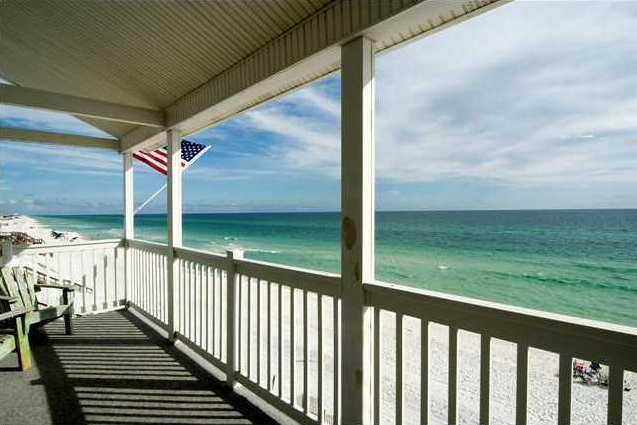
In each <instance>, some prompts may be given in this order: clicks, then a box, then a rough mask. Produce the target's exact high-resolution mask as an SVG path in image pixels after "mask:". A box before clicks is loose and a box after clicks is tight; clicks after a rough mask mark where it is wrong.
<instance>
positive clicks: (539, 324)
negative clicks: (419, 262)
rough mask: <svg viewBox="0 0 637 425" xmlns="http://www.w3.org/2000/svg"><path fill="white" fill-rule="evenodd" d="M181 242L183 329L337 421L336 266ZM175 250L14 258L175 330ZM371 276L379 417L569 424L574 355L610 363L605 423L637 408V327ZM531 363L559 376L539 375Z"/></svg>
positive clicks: (38, 249) (182, 333)
mask: <svg viewBox="0 0 637 425" xmlns="http://www.w3.org/2000/svg"><path fill="white" fill-rule="evenodd" d="M124 245H127V248H126V249H127V255H128V258H129V260H130V264H129V266H130V270H129V273H130V276H129V280H128V284H129V288H128V293H126V292H125V291H126V285H125V282H124V270H125V267H124V263H125V262H124V248H123V246H124ZM173 254H174V255H173V256H174V258H175V261H176V263H177V267H176V269H177V270H178V273H176V274H175V282H174V292H173V297H172V301H173V303H174V326H175V337H176V339H178V340H179V341H181V342H182V343H184V344H185V345H186V346H187V347H189V348H190V349H192V350H193V351H194V352H195V353H197V354H198V355H200V356H201V357H203V358H204V359H206V360H207V361H209V362H210V363H211V364H213V365H214V366H216V367H217V368H218V369H220V370H221V371H223V372H224V373H226V379H227V380H228V382H230V383H232V382H237V383H239V384H240V385H242V386H243V387H245V388H246V389H248V390H249V391H251V392H252V393H253V394H255V395H256V396H258V397H260V398H261V399H262V400H264V401H265V402H267V403H268V404H270V405H272V406H274V407H275V408H277V409H279V410H280V411H282V412H283V413H285V414H287V415H288V416H290V417H291V418H293V419H295V420H297V421H298V422H301V423H314V424H324V423H327V424H336V423H339V407H340V403H342V402H343V401H341V400H344V402H347V398H346V396H345V395H343V396H344V397H341V396H340V370H339V368H340V366H339V365H340V364H341V359H340V357H341V356H342V355H343V354H342V353H343V352H342V351H341V347H342V341H341V339H340V338H341V337H340V320H341V319H340V311H341V308H342V306H341V305H340V304H341V301H340V291H341V288H340V278H339V276H337V275H333V274H327V273H320V272H314V271H308V270H302V269H297V268H292V267H285V266H280V265H274V264H269V263H263V262H258V261H251V260H246V259H243V258H242V257H241V256H240V255H238V253H236V252H235V253H228V254H227V255H226V256H223V255H217V254H212V253H208V252H203V251H198V250H193V249H186V248H176V249H175V250H174V253H173ZM3 260H6V258H5V259H3ZM167 262H168V248H167V246H166V245H161V244H156V243H150V242H143V241H139V240H128V241H127V243H126V244H122V243H120V241H119V240H108V241H95V242H88V243H77V244H68V245H48V246H32V247H27V248H19V247H14V248H13V257H12V262H11V264H12V265H17V266H25V267H29V268H31V269H33V270H35V271H36V272H37V273H38V275H39V279H40V280H41V281H48V282H50V283H57V282H61V283H63V284H69V283H73V284H76V285H79V286H80V290H78V295H77V296H76V306H78V307H79V309H78V310H76V311H78V312H94V311H102V310H104V309H108V308H113V307H120V306H123V305H124V304H125V301H127V302H128V303H129V305H131V306H133V307H134V308H135V309H136V310H138V311H139V312H140V313H141V314H143V315H144V316H145V317H146V318H148V319H150V320H151V321H153V322H154V323H155V324H157V325H158V326H160V327H161V328H163V329H164V330H168V329H169V317H168V311H169V309H168V304H169V302H170V299H171V297H170V296H169V294H168V282H167V267H168V263H167ZM363 289H364V296H365V306H366V309H367V310H366V313H365V317H366V320H367V321H366V322H365V329H366V332H368V333H367V335H369V338H367V341H369V345H368V348H369V352H368V353H366V356H367V357H368V358H369V362H366V363H365V364H369V365H371V366H370V369H372V370H366V371H364V375H365V376H371V381H370V382H369V387H370V388H369V389H370V391H369V392H368V393H367V394H369V397H370V398H369V403H367V405H368V406H369V409H370V412H369V414H368V417H370V418H371V421H372V423H374V424H379V423H383V424H385V423H387V424H391V423H395V424H403V423H404V424H423V423H436V422H440V423H459V422H468V421H469V422H477V423H516V424H524V423H527V422H529V423H531V422H534V421H535V420H536V419H538V418H537V417H536V416H534V415H536V414H537V411H538V410H541V409H551V408H554V409H555V412H554V413H555V416H557V423H559V424H560V425H561V424H568V423H571V420H572V417H574V416H577V415H580V417H579V419H581V418H582V417H584V418H586V417H587V416H582V415H581V414H580V413H581V412H577V411H572V410H573V409H572V407H571V401H572V398H573V397H572V395H574V396H575V398H577V397H578V396H579V395H581V391H582V390H581V389H579V386H578V387H574V386H572V382H573V379H572V377H573V370H572V364H573V359H586V360H595V361H597V362H599V363H602V364H603V365H604V366H605V368H607V369H606V370H607V371H608V390H607V391H605V390H601V389H600V391H602V394H603V397H601V396H600V397H597V399H599V400H597V401H594V403H597V404H599V405H597V404H596V405H595V406H590V407H591V408H600V406H601V408H602V409H603V410H605V416H606V422H607V423H609V424H621V423H622V421H623V423H630V422H631V421H634V420H637V402H636V400H634V399H632V400H628V399H627V397H632V393H627V392H624V388H623V387H624V385H623V381H624V376H625V372H627V371H630V372H637V330H636V329H635V328H629V327H625V326H619V325H612V324H608V323H601V322H594V321H589V320H583V319H576V318H572V317H567V316H562V315H556V314H549V313H544V312H539V311H535V310H529V309H524V308H517V307H511V306H506V305H502V304H496V303H489V302H483V301H479V300H474V299H469V298H464V297H458V296H452V295H447V294H441V293H436V292H431V291H424V290H418V289H414V288H408V287H404V286H395V285H389V284H384V283H380V282H375V283H369V284H365V285H363ZM125 294H126V295H125ZM368 312H369V313H371V314H367V313H368ZM459 336H461V337H460V338H459ZM507 350H508V351H507ZM468 353H469V354H470V355H467V354H468ZM507 353H509V354H507ZM511 353H513V354H512V355H511ZM551 353H552V354H551ZM476 354H479V355H476ZM347 355H359V354H357V353H347ZM507 355H508V356H509V357H508V358H506V360H507V361H503V360H502V359H503V356H504V357H506V356H507ZM534 356H535V357H538V356H539V359H540V360H538V359H537V358H534ZM511 357H512V359H513V361H511V360H512V359H511ZM551 362H554V363H555V365H552V364H551ZM511 363H512V364H513V367H511ZM537 368H540V369H542V370H545V371H546V373H544V374H543V375H542V374H541V375H542V377H543V378H547V377H548V379H549V380H550V379H551V377H552V378H553V381H554V382H548V383H542V382H540V383H538V382H535V380H537V379H538V376H536V375H538V374H537V373H535V371H536V370H537ZM506 374H509V375H511V376H509V379H505V380H502V379H501V378H502V375H506ZM633 382H635V381H633ZM578 391H579V392H578ZM544 393H546V394H544ZM538 394H542V395H543V396H544V395H549V396H552V395H554V398H555V400H554V403H552V404H551V403H549V404H546V403H545V404H543V405H542V406H535V405H534V404H533V403H534V400H535V398H537V395H538ZM627 394H628V396H627ZM633 398H634V397H633ZM594 403H593V404H594ZM502 412H509V413H510V416H509V417H502V415H501V413H502ZM549 416H550V415H549Z"/></svg>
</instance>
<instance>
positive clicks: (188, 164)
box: [133, 140, 210, 215]
mask: <svg viewBox="0 0 637 425" xmlns="http://www.w3.org/2000/svg"><path fill="white" fill-rule="evenodd" d="M181 143H182V144H183V140H182V142H181ZM201 146H203V145H201ZM208 149H210V146H205V147H204V148H203V149H202V150H201V151H200V152H199V153H198V154H197V155H195V156H194V157H192V158H190V159H189V160H188V161H186V162H185V164H184V165H183V168H182V172H184V171H186V169H187V168H188V167H190V166H191V165H192V164H194V163H195V161H197V160H198V159H199V158H201V156H202V155H203V154H204V153H206V152H207V151H208ZM135 155H136V154H133V158H137V159H139V160H140V161H142V162H145V163H146V164H148V165H150V166H151V167H153V168H154V169H155V170H157V168H156V167H155V166H154V165H151V163H150V162H148V161H147V160H143V159H141V158H139V157H136V156H135ZM164 156H166V155H165V154H164ZM183 163H184V161H183V158H182V164H183ZM158 171H159V170H158ZM164 174H165V173H164ZM167 186H168V183H164V185H163V186H162V187H160V188H159V190H158V191H157V192H155V193H153V194H152V195H151V196H150V198H148V199H146V201H145V202H144V203H143V204H141V205H140V206H139V207H137V209H135V211H133V215H135V214H137V213H138V212H139V210H141V209H142V208H144V207H145V206H146V205H147V204H148V203H149V202H150V201H152V200H153V199H155V197H157V195H159V193H160V192H161V191H162V190H164V189H166V187H167Z"/></svg>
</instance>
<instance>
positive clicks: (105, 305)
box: [100, 250, 108, 308]
mask: <svg viewBox="0 0 637 425" xmlns="http://www.w3.org/2000/svg"><path fill="white" fill-rule="evenodd" d="M100 252H101V253H102V264H103V265H104V269H103V270H102V274H103V278H104V279H103V281H104V302H103V303H102V308H108V301H107V300H108V290H107V289H106V287H107V286H108V251H106V250H101V251H100Z"/></svg>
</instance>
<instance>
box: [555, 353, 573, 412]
mask: <svg viewBox="0 0 637 425" xmlns="http://www.w3.org/2000/svg"><path fill="white" fill-rule="evenodd" d="M572 380H573V359H572V357H571V356H569V355H567V354H560V372H559V384H558V404H557V423H558V424H559V425H569V424H570V423H571V383H572Z"/></svg>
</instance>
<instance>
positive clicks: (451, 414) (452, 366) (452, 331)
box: [447, 326, 458, 425]
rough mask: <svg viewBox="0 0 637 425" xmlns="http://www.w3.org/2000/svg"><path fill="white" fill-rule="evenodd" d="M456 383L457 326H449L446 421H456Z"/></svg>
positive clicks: (451, 423) (451, 422)
mask: <svg viewBox="0 0 637 425" xmlns="http://www.w3.org/2000/svg"><path fill="white" fill-rule="evenodd" d="M457 385H458V328H457V327H455V326H449V388H448V390H449V400H448V402H449V410H448V418H447V422H448V423H449V424H450V425H455V424H456V422H457V417H458V415H457Z"/></svg>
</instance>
